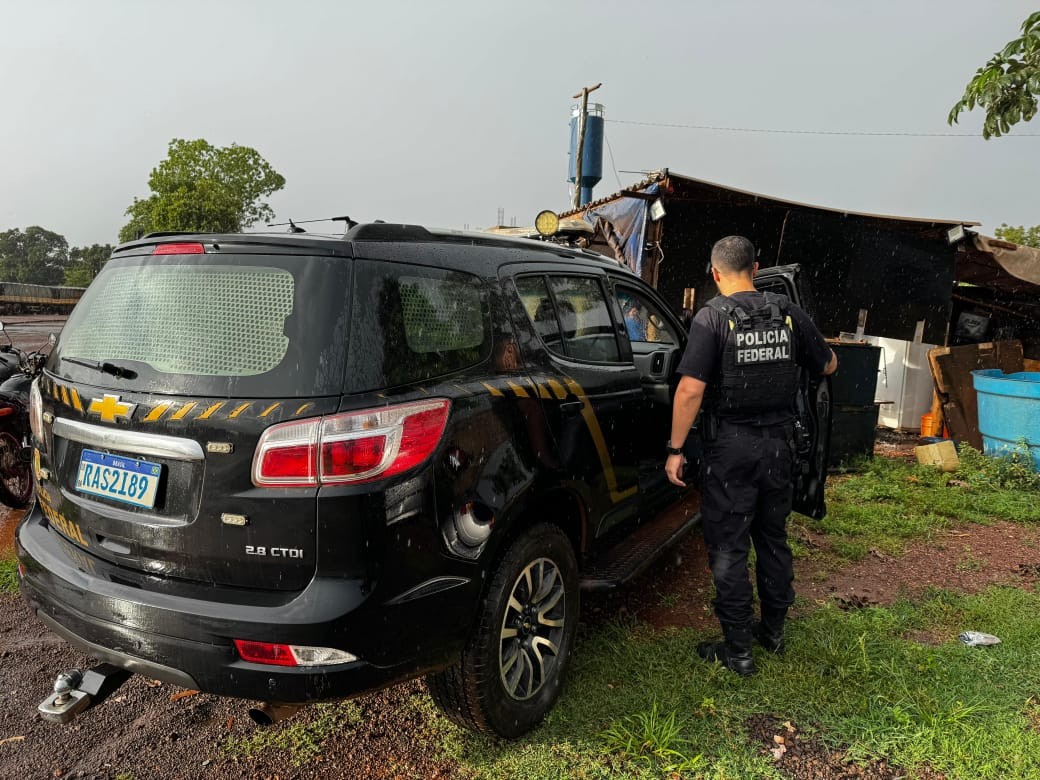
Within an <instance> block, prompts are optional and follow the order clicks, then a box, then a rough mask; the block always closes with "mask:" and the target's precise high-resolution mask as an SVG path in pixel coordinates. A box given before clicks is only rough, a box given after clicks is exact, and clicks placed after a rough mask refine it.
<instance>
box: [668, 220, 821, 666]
mask: <svg viewBox="0 0 1040 780" xmlns="http://www.w3.org/2000/svg"><path fill="white" fill-rule="evenodd" d="M757 271H758V264H757V263H756V262H755V250H754V247H753V246H752V244H751V242H750V241H748V240H747V239H746V238H743V237H742V236H729V237H727V238H723V239H722V240H720V241H719V242H717V243H716V244H715V246H714V247H713V248H712V252H711V273H712V276H713V278H714V280H715V283H716V284H717V286H718V288H719V293H720V294H719V296H718V297H716V298H713V299H712V300H710V301H708V303H707V305H705V306H704V308H702V309H701V310H700V311H699V312H698V313H697V315H696V317H694V319H693V322H692V323H691V325H690V335H689V340H688V342H687V344H686V351H685V353H684V354H683V358H682V361H681V362H680V364H679V368H678V371H679V373H680V374H682V379H681V380H680V382H679V385H678V388H677V390H676V393H675V401H674V405H673V408H672V431H671V438H670V440H669V442H668V454H669V457H668V460H667V462H666V464H665V471H666V472H667V474H668V478H669V479H670V480H671V481H672V482H673V483H675V484H676V485H683V484H684V483H683V482H682V468H683V462H684V461H683V456H682V446H683V444H684V442H685V440H686V437H687V435H688V434H689V431H690V428H691V426H692V425H693V423H694V420H695V419H696V417H697V413H698V411H700V409H701V407H702V405H703V407H704V412H705V414H704V415H702V418H703V426H702V427H703V431H704V457H703V463H702V479H701V517H702V523H703V528H704V541H705V545H706V546H707V550H708V562H709V564H710V565H711V571H712V577H713V579H714V582H715V590H716V597H715V602H714V603H715V614H716V616H717V617H718V619H719V622H720V623H721V624H722V630H723V634H724V636H725V639H724V641H722V642H704V643H701V644H700V645H698V647H697V653H698V654H699V655H700V656H701V657H702V658H704V659H705V660H707V661H718V662H719V663H722V664H723V665H725V666H726V667H728V668H730V669H732V670H733V671H735V672H737V673H738V674H741V675H750V674H753V673H754V671H755V662H754V659H753V658H752V655H751V644H752V640H753V639H757V640H758V641H759V643H760V644H761V645H762V646H763V647H765V648H766V649H768V650H771V651H773V652H775V653H781V652H783V649H784V633H783V632H784V619H785V617H786V615H787V609H788V607H790V606H791V604H792V603H793V601H794V589H793V588H792V586H791V583H792V581H793V579H794V572H793V568H792V560H791V548H790V547H789V546H788V544H787V529H786V521H787V515H788V513H789V512H790V511H791V501H792V492H793V483H792V476H793V475H792V467H793V463H794V460H795V453H794V446H795V445H794V434H795V431H794V425H793V421H794V402H795V395H796V393H797V392H798V386H799V371H801V370H804V371H807V372H809V373H810V374H812V375H821V374H823V375H826V374H831V373H833V372H834V371H835V370H836V369H837V367H838V361H837V358H836V357H835V355H834V353H833V352H832V351H831V350H830V348H829V347H828V346H827V344H826V342H825V341H824V338H823V336H822V335H821V334H820V331H819V330H818V329H817V328H816V326H815V325H814V324H813V322H812V320H810V319H809V316H808V315H807V314H806V313H805V312H804V311H802V310H801V309H800V308H799V307H798V306H795V305H794V304H793V303H791V302H790V301H789V300H788V299H787V298H786V297H785V296H783V295H777V294H774V293H768V292H767V293H762V292H758V291H757V290H755V286H754V281H753V280H754V276H755V274H756V273H757ZM752 542H753V543H754V545H755V553H756V556H757V564H756V567H755V569H756V571H755V574H756V581H757V584H758V593H759V599H760V601H761V612H762V615H761V620H760V621H758V622H754V613H753V610H752V590H751V583H750V581H749V579H748V572H747V566H748V552H749V549H750V545H751V543H752Z"/></svg>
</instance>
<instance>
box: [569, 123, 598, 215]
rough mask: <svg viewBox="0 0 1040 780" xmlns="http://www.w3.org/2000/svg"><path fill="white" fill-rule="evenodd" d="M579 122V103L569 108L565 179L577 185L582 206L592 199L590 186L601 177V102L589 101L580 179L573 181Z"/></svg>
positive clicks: (596, 182) (576, 157) (593, 185)
mask: <svg viewBox="0 0 1040 780" xmlns="http://www.w3.org/2000/svg"><path fill="white" fill-rule="evenodd" d="M580 124H581V104H580V103H579V104H578V105H576V106H574V107H573V108H572V109H571V146H570V151H569V152H568V154H567V181H569V182H571V183H572V184H574V186H576V187H579V188H580V190H581V199H580V200H579V201H578V202H579V204H580V205H582V206H584V205H585V204H586V203H589V202H591V201H592V188H593V187H595V186H596V185H597V184H598V183H599V180H600V179H602V178H603V104H602V103H590V104H589V110H588V115H587V116H586V118H585V146H584V147H583V149H582V155H581V181H580V182H575V181H574V179H575V176H576V172H575V168H576V167H577V166H576V164H577V159H578V127H579V125H580Z"/></svg>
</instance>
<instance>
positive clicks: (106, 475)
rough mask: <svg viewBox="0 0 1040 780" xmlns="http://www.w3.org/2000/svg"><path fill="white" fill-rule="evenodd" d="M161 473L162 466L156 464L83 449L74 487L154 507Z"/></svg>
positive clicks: (115, 499) (91, 493) (94, 494)
mask: <svg viewBox="0 0 1040 780" xmlns="http://www.w3.org/2000/svg"><path fill="white" fill-rule="evenodd" d="M161 474H162V466H160V465H159V464H158V463H152V462H151V461H147V460H137V459H136V458H129V457H126V456H125V455H108V454H106V453H104V452H95V451H94V450H83V454H81V455H80V456H79V471H78V472H77V473H76V490H78V491H79V492H80V493H88V494H90V495H92V496H101V497H103V498H108V499H111V500H112V501H120V502H122V503H124V504H133V505H134V506H141V507H145V508H146V509H151V508H152V507H153V506H155V494H156V491H157V490H158V489H159V476H160V475H161Z"/></svg>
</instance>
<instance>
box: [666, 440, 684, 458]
mask: <svg viewBox="0 0 1040 780" xmlns="http://www.w3.org/2000/svg"><path fill="white" fill-rule="evenodd" d="M664 448H665V450H666V451H667V452H668V454H669V455H682V454H683V451H682V447H673V446H672V442H671V440H669V441H668V442H667V443H666V444H665V445H664Z"/></svg>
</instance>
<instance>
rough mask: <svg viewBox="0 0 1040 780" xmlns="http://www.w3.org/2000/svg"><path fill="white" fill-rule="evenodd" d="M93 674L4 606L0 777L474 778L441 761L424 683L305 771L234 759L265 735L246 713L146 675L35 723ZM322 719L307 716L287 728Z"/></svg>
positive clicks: (6, 601)
mask: <svg viewBox="0 0 1040 780" xmlns="http://www.w3.org/2000/svg"><path fill="white" fill-rule="evenodd" d="M92 663H93V661H92V659H89V658H88V657H86V656H85V655H83V654H82V653H79V652H77V651H76V650H74V649H72V648H71V647H69V646H68V645H67V644H65V643H64V642H63V641H61V640H60V639H59V638H58V637H56V636H54V635H53V634H51V633H50V632H48V631H47V630H46V629H45V628H44V627H43V626H42V625H41V624H40V623H39V622H38V621H37V620H36V619H35V618H34V617H33V616H32V614H31V613H30V611H29V609H28V608H27V607H26V606H25V604H24V603H23V602H22V600H21V598H20V597H18V596H14V595H3V596H0V767H2V770H0V774H2V775H3V776H4V777H24V778H46V777H53V778H79V777H89V778H118V777H127V778H128V777H133V778H135V780H145V778H173V777H176V778H227V777H249V778H280V780H292V779H295V778H299V779H300V780H304V779H307V778H328V777H372V778H384V777H385V778H389V777H395V778H396V777H416V778H448V777H459V776H464V775H462V774H461V773H460V769H459V767H457V766H456V765H455V764H454V763H453V762H450V761H442V760H439V759H437V758H435V755H436V749H435V745H434V744H433V742H432V739H433V737H432V728H431V726H430V724H429V720H430V717H429V715H428V712H429V710H428V708H426V709H424V708H422V707H416V706H411V703H412V701H413V700H416V699H422V698H423V697H424V696H425V691H424V689H423V687H422V683H420V682H411V683H407V684H404V685H398V686H395V687H393V688H389V689H387V690H385V691H379V692H376V693H372V694H369V695H367V696H364V697H361V698H359V699H357V700H356V704H357V706H358V708H359V711H360V717H359V718H358V719H357V722H356V723H354V724H353V725H351V726H350V727H348V728H344V729H343V730H342V731H340V732H338V733H333V734H330V735H328V736H327V737H326V738H325V739H324V742H323V744H322V745H321V752H320V754H319V755H318V756H316V757H314V758H311V759H310V760H309V761H308V763H306V764H305V765H303V766H296V765H295V763H294V754H293V751H292V749H289V750H285V749H275V748H272V749H269V750H266V751H263V752H261V753H259V754H257V755H256V756H254V757H248V756H237V755H235V754H234V753H233V752H229V751H228V750H227V749H226V748H225V745H226V743H227V741H228V740H229V739H231V740H242V739H248V738H249V737H250V736H252V735H254V734H256V733H257V729H256V727H255V726H254V725H253V723H252V721H250V720H249V718H248V716H247V715H246V708H247V706H248V703H247V702H245V701H237V700H234V699H221V698H218V697H215V696H209V695H206V694H196V695H191V696H182V697H181V698H176V699H175V698H174V697H176V696H177V694H180V693H182V690H181V689H180V688H177V687H175V686H171V685H167V684H164V683H158V682H156V681H152V680H146V679H144V678H142V677H139V676H135V677H132V678H130V681H129V682H127V683H126V684H125V685H124V686H123V687H122V688H120V689H119V690H118V691H116V693H115V694H114V695H113V696H112V697H111V698H110V699H108V700H107V701H105V702H103V703H102V704H101V705H100V706H98V707H97V708H96V709H94V710H92V711H91V712H89V713H88V714H87V715H85V716H83V717H81V718H80V719H78V720H76V721H75V722H74V723H72V724H70V725H68V726H58V725H56V724H52V723H46V722H44V721H41V720H40V719H39V718H37V716H36V705H37V704H38V703H39V702H40V700H41V699H42V698H43V697H44V695H45V694H46V693H47V691H49V690H50V688H51V685H52V684H53V682H54V676H55V674H57V673H58V672H60V671H62V670H65V669H69V668H74V667H78V668H81V669H82V668H86V667H88V666H90V665H92ZM402 713H407V714H404V715H402ZM319 715H320V711H318V710H315V709H309V710H303V711H301V712H300V713H298V714H296V715H295V716H293V718H292V719H290V720H289V721H286V722H285V724H284V725H285V726H289V727H291V726H293V725H294V724H304V723H307V722H309V721H312V720H313V719H315V718H316V717H318V716H319ZM282 727H283V725H282V724H279V725H277V726H275V727H273V728H276V729H277V728H282Z"/></svg>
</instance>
